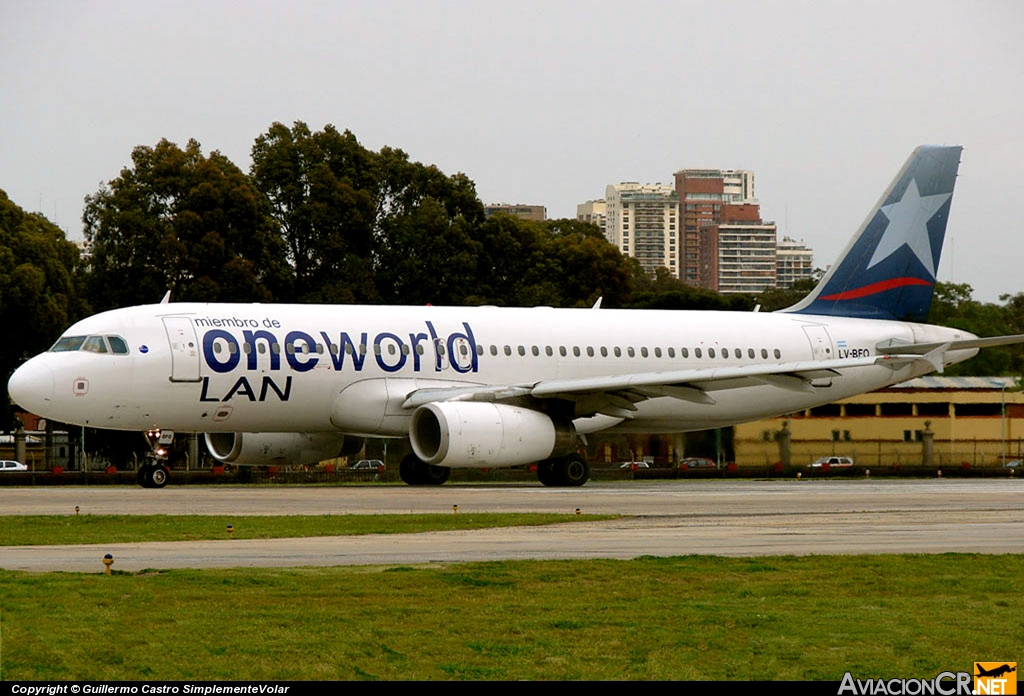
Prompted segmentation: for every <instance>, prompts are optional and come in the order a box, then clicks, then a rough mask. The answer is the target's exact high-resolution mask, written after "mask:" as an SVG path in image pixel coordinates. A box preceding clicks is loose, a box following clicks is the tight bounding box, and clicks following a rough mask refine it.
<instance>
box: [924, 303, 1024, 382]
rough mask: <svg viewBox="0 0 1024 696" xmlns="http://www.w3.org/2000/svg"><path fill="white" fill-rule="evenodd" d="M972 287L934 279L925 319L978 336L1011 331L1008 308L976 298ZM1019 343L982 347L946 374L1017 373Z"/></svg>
mask: <svg viewBox="0 0 1024 696" xmlns="http://www.w3.org/2000/svg"><path fill="white" fill-rule="evenodd" d="M973 292H974V289H973V288H972V287H971V286H970V285H967V284H966V283H936V284H935V294H934V295H933V297H932V305H931V310H930V312H929V314H928V322H929V323H931V324H939V325H941V326H951V327H954V328H958V329H964V330H966V331H970V332H971V333H973V334H976V335H978V336H1000V335H1004V334H1010V333H1015V331H1014V330H1013V329H1012V327H1011V326H1010V323H1009V322H1008V317H1009V314H1010V313H1009V312H1007V310H1006V309H1004V308H1002V307H1000V306H998V305H995V304H991V303H983V302H978V301H977V300H975V299H974V298H973V297H972V294H973ZM1021 366H1022V362H1021V350H1020V347H1019V346H1000V347H996V348H986V349H984V350H982V351H981V352H980V353H979V354H978V356H977V357H975V358H972V359H970V360H968V361H967V362H963V363H959V364H957V365H953V366H951V367H950V368H948V369H947V370H946V371H945V374H946V375H975V376H994V375H1013V374H1020V370H1021Z"/></svg>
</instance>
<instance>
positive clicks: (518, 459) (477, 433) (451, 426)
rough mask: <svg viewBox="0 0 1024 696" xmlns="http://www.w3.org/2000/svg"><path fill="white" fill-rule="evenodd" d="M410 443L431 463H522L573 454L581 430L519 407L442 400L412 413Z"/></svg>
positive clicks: (460, 465) (463, 465) (476, 465)
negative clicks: (577, 433) (577, 430)
mask: <svg viewBox="0 0 1024 696" xmlns="http://www.w3.org/2000/svg"><path fill="white" fill-rule="evenodd" d="M409 441H410V443H411V444H412V449H413V451H414V452H415V453H416V456H417V457H419V458H420V459H421V460H422V461H424V462H426V463H427V464H434V465H436V466H446V467H450V468H455V469H459V468H479V467H500V466H517V465H520V464H531V463H533V462H539V461H541V460H544V459H548V458H549V457H554V456H560V455H562V454H567V453H568V452H571V451H572V450H573V448H574V447H575V444H576V430H575V428H573V425H572V423H556V422H555V421H553V420H551V418H549V417H548V416H547V415H545V414H543V413H541V412H540V411H533V410H531V409H528V408H521V407H519V406H509V405H506V404H491V403H482V402H477V401H441V402H436V403H430V404H426V405H425V406H420V407H419V408H418V409H416V411H415V412H413V414H412V424H411V425H410V427H409Z"/></svg>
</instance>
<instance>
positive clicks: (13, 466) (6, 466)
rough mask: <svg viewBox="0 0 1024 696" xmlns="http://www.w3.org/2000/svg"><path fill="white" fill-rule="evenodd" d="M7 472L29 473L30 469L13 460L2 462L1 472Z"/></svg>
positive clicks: (0, 462)
mask: <svg viewBox="0 0 1024 696" xmlns="http://www.w3.org/2000/svg"><path fill="white" fill-rule="evenodd" d="M5 471H28V467H27V466H25V465H24V464H22V463H21V462H16V461H14V460H13V459H4V460H0V472H5Z"/></svg>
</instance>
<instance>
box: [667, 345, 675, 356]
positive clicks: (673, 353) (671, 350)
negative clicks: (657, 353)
mask: <svg viewBox="0 0 1024 696" xmlns="http://www.w3.org/2000/svg"><path fill="white" fill-rule="evenodd" d="M668 357H670V358H674V357H676V349H675V348H673V347H671V346H669V349H668Z"/></svg>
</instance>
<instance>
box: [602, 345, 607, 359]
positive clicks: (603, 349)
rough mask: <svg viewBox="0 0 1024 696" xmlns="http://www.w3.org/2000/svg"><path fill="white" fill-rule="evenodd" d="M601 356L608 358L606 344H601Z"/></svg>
mask: <svg viewBox="0 0 1024 696" xmlns="http://www.w3.org/2000/svg"><path fill="white" fill-rule="evenodd" d="M601 357H602V358H607V357H608V349H607V348H606V347H605V346H601Z"/></svg>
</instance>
